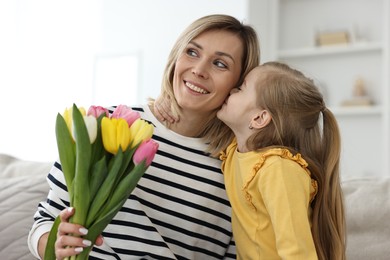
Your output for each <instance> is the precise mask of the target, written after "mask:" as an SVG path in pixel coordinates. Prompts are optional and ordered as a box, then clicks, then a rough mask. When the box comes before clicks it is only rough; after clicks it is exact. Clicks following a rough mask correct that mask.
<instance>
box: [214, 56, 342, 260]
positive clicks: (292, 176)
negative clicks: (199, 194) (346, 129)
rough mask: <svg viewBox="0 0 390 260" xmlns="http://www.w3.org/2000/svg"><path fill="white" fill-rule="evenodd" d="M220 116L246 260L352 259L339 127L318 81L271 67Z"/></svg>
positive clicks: (235, 94) (258, 72)
mask: <svg viewBox="0 0 390 260" xmlns="http://www.w3.org/2000/svg"><path fill="white" fill-rule="evenodd" d="M217 117H218V118H219V119H221V120H222V121H223V122H224V123H225V124H226V125H228V126H229V127H230V128H231V129H232V131H233V132H234V134H235V137H236V138H235V140H234V141H233V142H232V143H231V144H230V146H229V147H228V148H227V149H226V153H222V155H221V159H222V160H223V164H222V171H223V172H224V178H225V186H226V190H227V193H228V197H229V200H230V203H231V205H232V210H233V213H232V225H233V235H234V238H235V241H236V246H237V257H238V259H305V260H307V259H323V260H325V259H326V260H330V259H335V260H340V259H345V222H344V208H343V200H342V193H341V187H340V180H339V160H340V135H339V129H338V126H337V122H336V119H335V117H334V116H333V114H332V113H331V111H329V110H328V109H327V108H326V106H325V103H324V100H323V97H322V95H321V94H320V92H319V91H318V89H317V88H316V87H315V86H314V85H313V82H312V80H310V79H308V78H306V77H305V76H304V75H303V74H302V73H301V72H299V71H296V70H294V69H292V68H290V67H288V66H287V65H285V64H281V63H277V62H270V63H265V64H263V65H262V66H259V67H257V68H255V69H253V70H252V71H251V72H250V73H249V74H248V75H247V77H246V78H245V80H244V83H243V84H242V85H241V86H240V87H239V88H236V89H234V90H232V91H231V94H230V96H229V97H228V98H227V99H226V101H225V103H224V105H223V106H222V108H221V110H220V111H219V112H218V113H217Z"/></svg>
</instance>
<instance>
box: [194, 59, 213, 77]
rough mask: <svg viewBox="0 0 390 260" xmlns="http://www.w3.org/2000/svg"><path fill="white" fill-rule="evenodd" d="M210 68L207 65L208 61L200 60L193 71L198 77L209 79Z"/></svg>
mask: <svg viewBox="0 0 390 260" xmlns="http://www.w3.org/2000/svg"><path fill="white" fill-rule="evenodd" d="M208 70H209V68H208V66H207V62H206V61H199V62H198V63H197V64H196V65H194V67H193V68H192V73H193V74H194V75H196V76H198V77H201V78H204V79H207V78H208V77H209V71H208Z"/></svg>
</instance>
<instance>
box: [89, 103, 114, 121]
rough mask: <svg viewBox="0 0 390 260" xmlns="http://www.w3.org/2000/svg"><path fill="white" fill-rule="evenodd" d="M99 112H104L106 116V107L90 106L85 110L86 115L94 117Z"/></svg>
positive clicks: (99, 113) (97, 115) (96, 116)
mask: <svg viewBox="0 0 390 260" xmlns="http://www.w3.org/2000/svg"><path fill="white" fill-rule="evenodd" d="M101 114H105V115H106V116H107V117H108V116H109V113H108V109H107V108H104V107H102V106H90V107H89V109H88V112H87V115H88V116H94V117H95V118H98V117H99V116H100V115H101Z"/></svg>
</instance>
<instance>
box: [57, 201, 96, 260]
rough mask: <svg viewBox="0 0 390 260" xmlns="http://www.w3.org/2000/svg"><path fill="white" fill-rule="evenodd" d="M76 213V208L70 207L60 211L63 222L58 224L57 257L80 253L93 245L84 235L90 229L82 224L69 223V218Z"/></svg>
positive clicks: (61, 257)
mask: <svg viewBox="0 0 390 260" xmlns="http://www.w3.org/2000/svg"><path fill="white" fill-rule="evenodd" d="M73 214H74V208H68V209H65V210H63V211H61V212H60V219H61V223H60V224H59V226H58V232H57V240H56V243H55V252H56V257H57V259H63V258H65V257H68V256H72V255H76V254H79V253H80V252H82V251H83V249H84V247H87V246H91V245H92V243H91V241H89V240H86V239H84V238H83V237H82V236H84V235H86V234H87V233H88V230H87V229H86V228H84V227H83V226H81V225H78V224H73V223H69V218H70V217H71V216H72V215H73Z"/></svg>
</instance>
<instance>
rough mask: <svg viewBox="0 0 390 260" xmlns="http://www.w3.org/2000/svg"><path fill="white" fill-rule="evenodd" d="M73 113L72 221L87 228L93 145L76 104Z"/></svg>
mask: <svg viewBox="0 0 390 260" xmlns="http://www.w3.org/2000/svg"><path fill="white" fill-rule="evenodd" d="M72 112H73V114H72V116H73V124H74V130H75V132H74V135H75V139H76V168H75V176H74V181H73V191H74V196H73V206H74V207H75V214H74V215H73V217H72V218H71V221H72V222H73V223H77V224H80V225H84V226H85V221H86V218H87V213H88V209H89V205H90V191H89V170H90V163H91V144H90V140H89V135H88V130H87V127H86V126H85V122H84V118H83V116H82V114H81V112H80V111H79V109H78V108H77V106H76V105H75V104H73V110H72Z"/></svg>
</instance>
